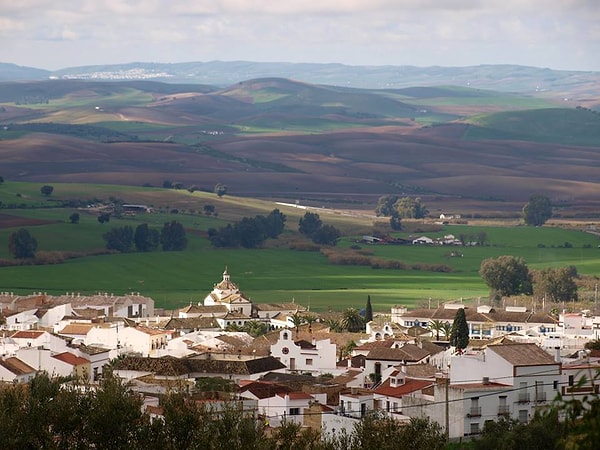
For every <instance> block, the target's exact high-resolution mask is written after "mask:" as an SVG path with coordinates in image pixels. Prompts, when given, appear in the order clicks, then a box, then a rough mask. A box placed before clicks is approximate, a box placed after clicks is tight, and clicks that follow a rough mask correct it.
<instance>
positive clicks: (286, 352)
mask: <svg viewBox="0 0 600 450" xmlns="http://www.w3.org/2000/svg"><path fill="white" fill-rule="evenodd" d="M314 345H315V348H301V347H300V346H299V345H297V344H296V343H295V342H294V340H293V332H292V330H289V329H285V330H282V331H280V332H279V340H278V341H277V342H276V343H275V344H273V345H271V354H272V355H273V356H274V357H275V358H277V359H279V360H280V361H281V362H282V363H283V364H285V365H286V366H287V368H288V369H289V370H293V371H295V370H297V371H302V372H316V373H320V372H330V371H335V370H336V360H337V346H336V345H335V344H333V343H331V340H330V339H323V340H319V341H315V342H314Z"/></svg>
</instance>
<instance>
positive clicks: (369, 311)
mask: <svg viewBox="0 0 600 450" xmlns="http://www.w3.org/2000/svg"><path fill="white" fill-rule="evenodd" d="M371 320H373V306H372V305H371V296H370V295H367V305H366V306H365V323H369V322H370V321H371Z"/></svg>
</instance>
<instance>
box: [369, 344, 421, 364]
mask: <svg viewBox="0 0 600 450" xmlns="http://www.w3.org/2000/svg"><path fill="white" fill-rule="evenodd" d="M429 355H430V353H429V352H428V351H427V350H423V349H422V348H419V347H417V346H416V345H414V344H406V345H404V346H403V347H401V348H381V347H378V348H374V349H372V350H371V351H370V352H369V354H368V355H367V357H366V359H368V360H375V359H376V360H384V361H411V362H417V361H421V360H422V359H423V358H426V357H427V356H429Z"/></svg>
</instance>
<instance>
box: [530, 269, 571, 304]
mask: <svg viewBox="0 0 600 450" xmlns="http://www.w3.org/2000/svg"><path fill="white" fill-rule="evenodd" d="M534 281H535V284H534V294H536V296H537V297H540V298H541V297H544V296H545V297H547V298H548V299H549V300H550V301H552V302H566V301H570V300H574V301H576V300H577V284H575V279H574V276H573V272H572V271H571V270H570V269H569V268H568V267H547V268H545V269H542V270H539V271H537V272H536V273H535V275H534Z"/></svg>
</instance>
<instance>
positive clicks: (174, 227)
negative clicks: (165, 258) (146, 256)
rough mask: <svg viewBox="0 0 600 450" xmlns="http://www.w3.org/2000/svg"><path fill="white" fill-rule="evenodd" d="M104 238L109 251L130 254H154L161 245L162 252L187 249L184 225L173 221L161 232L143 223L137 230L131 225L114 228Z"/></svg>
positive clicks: (164, 226)
mask: <svg viewBox="0 0 600 450" xmlns="http://www.w3.org/2000/svg"><path fill="white" fill-rule="evenodd" d="M102 238H103V239H104V241H105V242H106V248H107V249H108V250H116V251H118V252H121V253H129V252H131V251H133V250H134V249H135V251H137V252H153V251H155V250H157V249H158V246H159V245H160V246H161V248H162V250H163V251H165V252H168V251H181V250H185V248H186V247H187V243H188V241H187V237H186V233H185V229H184V228H183V225H182V224H180V223H179V222H177V221H175V220H172V221H171V222H166V223H165V224H164V225H163V227H162V229H161V230H160V232H159V231H158V230H156V229H154V228H150V227H149V226H148V224H147V223H142V224H140V225H138V226H137V227H136V228H135V231H134V229H133V227H131V226H129V225H125V226H123V227H114V228H112V229H110V230H109V231H107V232H106V233H104V234H103V235H102Z"/></svg>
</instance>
